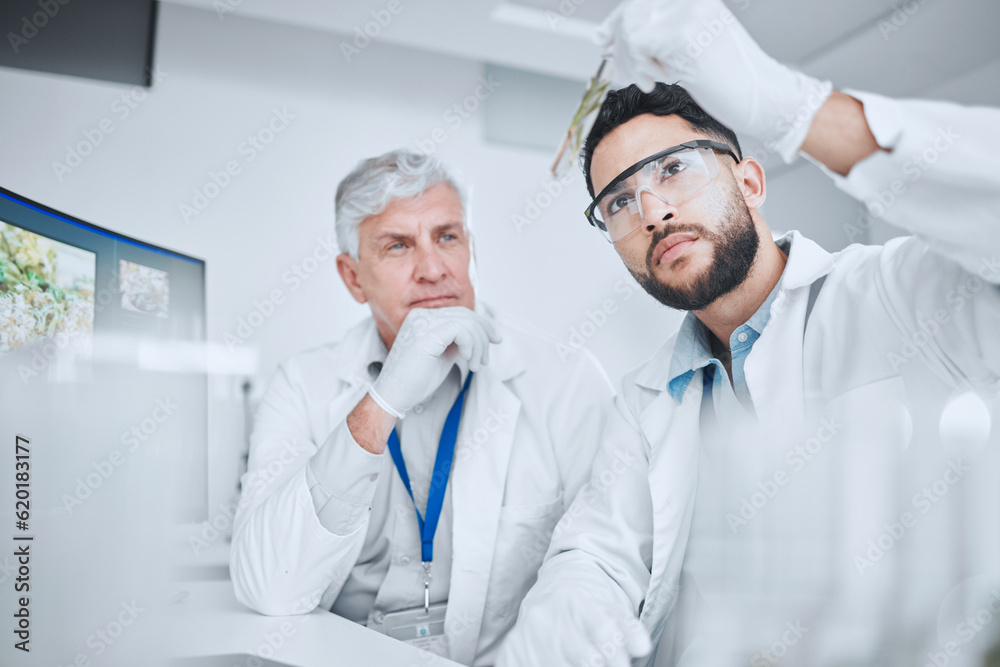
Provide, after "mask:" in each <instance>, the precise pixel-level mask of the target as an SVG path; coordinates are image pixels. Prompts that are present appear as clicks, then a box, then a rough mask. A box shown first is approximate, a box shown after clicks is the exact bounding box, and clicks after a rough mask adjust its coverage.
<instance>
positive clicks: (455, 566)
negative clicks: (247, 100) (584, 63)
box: [231, 151, 613, 665]
mask: <svg viewBox="0 0 1000 667" xmlns="http://www.w3.org/2000/svg"><path fill="white" fill-rule="evenodd" d="M466 209H467V207H466V206H465V205H464V203H463V200H462V195H461V189H460V188H459V186H458V185H457V183H456V181H455V179H454V178H452V177H451V176H450V175H449V174H448V173H447V172H446V171H445V169H444V168H443V166H442V165H441V164H440V163H439V162H438V161H437V160H436V159H434V158H432V157H429V156H426V155H422V154H419V153H410V152H407V151H394V152H391V153H387V154H385V155H382V156H380V157H377V158H373V159H369V160H364V161H362V162H361V163H360V164H359V165H358V167H357V168H356V169H355V170H354V171H353V172H352V173H351V174H350V175H348V176H347V177H346V178H345V179H344V180H343V181H342V182H341V184H340V186H339V188H338V190H337V198H336V217H337V240H338V243H339V244H340V248H341V251H342V254H341V255H339V256H338V257H337V268H338V271H339V272H340V276H341V278H342V279H343V281H344V284H345V285H346V287H347V289H348V291H349V292H350V293H351V295H352V296H353V297H354V298H355V299H356V300H357V301H358V302H359V303H367V304H368V305H369V307H370V309H371V317H367V318H365V319H364V320H363V321H362V322H361V323H360V324H358V325H357V326H355V327H354V328H352V329H351V330H349V331H348V332H347V334H346V335H345V336H344V338H343V339H342V340H341V341H339V342H336V343H331V344H329V345H325V346H322V347H319V348H317V349H314V350H310V351H307V352H303V353H301V354H299V355H297V356H295V357H293V358H292V359H290V360H288V361H286V362H285V363H284V364H282V365H281V367H280V368H279V369H278V371H277V373H276V375H275V377H274V379H273V380H272V381H271V384H270V386H269V387H268V390H267V393H266V395H265V396H264V399H263V402H262V403H261V406H260V409H259V411H258V413H257V417H256V422H255V425H254V430H253V435H252V437H251V442H250V459H249V465H248V472H247V474H246V476H245V477H244V478H243V496H242V498H241V499H240V504H239V511H238V512H237V515H236V521H235V528H234V534H233V547H232V555H231V572H232V577H233V584H234V586H235V588H236V595H237V597H238V598H239V600H240V601H241V602H243V603H244V604H246V605H248V606H249V607H251V608H253V609H256V610H257V611H260V612H262V613H265V614H271V615H283V614H296V613H305V612H308V611H311V610H312V609H314V608H316V607H317V606H318V607H321V608H323V609H329V610H331V611H332V612H334V613H336V614H339V615H341V616H343V617H345V618H348V619H351V620H353V621H356V622H358V623H362V624H365V625H367V626H368V627H369V628H372V629H375V630H377V631H379V632H383V633H385V634H388V635H390V636H392V637H395V638H397V639H401V640H404V641H411V642H413V643H414V644H416V645H418V646H420V647H422V648H426V649H428V650H431V651H433V652H435V653H438V654H440V655H445V656H448V657H450V658H451V659H452V660H455V661H457V662H460V663H463V664H469V665H491V664H493V661H494V656H495V654H496V651H497V649H498V647H499V645H500V643H501V641H502V640H503V638H504V637H505V636H506V634H507V632H508V631H509V630H510V629H511V628H512V627H513V625H514V622H515V620H516V619H517V614H518V608H519V606H520V604H521V600H522V598H523V597H524V595H525V594H526V593H527V591H528V589H529V588H530V586H531V585H532V583H533V582H534V581H535V578H536V573H537V571H538V568H539V566H540V565H541V561H542V557H543V555H544V553H545V551H546V548H547V547H548V543H549V540H550V537H551V535H552V532H553V529H554V527H555V524H556V522H557V520H558V519H559V518H560V516H562V514H563V512H564V510H565V508H566V507H567V506H568V504H569V502H570V501H571V500H572V499H573V497H574V496H575V495H576V493H577V491H578V490H579V489H580V488H581V486H582V485H583V484H584V482H585V481H586V480H587V479H588V477H589V473H590V467H591V461H592V460H593V458H594V456H595V455H596V451H597V449H598V444H599V443H598V441H597V434H598V433H599V432H600V431H601V428H602V427H603V424H604V421H605V418H606V416H607V415H608V413H609V412H610V411H611V410H613V407H612V402H611V398H612V390H611V386H610V384H609V382H608V380H607V377H606V376H605V375H604V372H603V370H602V369H601V368H600V366H599V365H598V364H597V362H596V361H595V360H594V359H593V357H591V356H590V355H588V354H587V353H586V352H585V351H580V352H579V353H578V354H576V355H573V356H571V357H569V358H565V359H561V358H560V357H559V355H556V354H553V352H554V349H555V342H554V341H547V340H544V339H542V338H539V337H537V336H536V335H533V334H530V333H528V332H526V331H524V330H523V329H522V328H519V327H517V326H515V325H513V324H511V323H509V322H506V321H501V320H499V319H498V318H497V317H496V316H495V315H494V314H493V313H492V312H491V311H490V310H489V309H487V308H485V307H484V306H483V305H482V304H479V303H477V301H476V294H475V289H474V286H473V281H472V279H471V278H470V266H471V263H472V236H471V232H470V229H469V225H468V220H467V216H466ZM387 449H388V450H389V452H388V453H387V452H386V450H387Z"/></svg>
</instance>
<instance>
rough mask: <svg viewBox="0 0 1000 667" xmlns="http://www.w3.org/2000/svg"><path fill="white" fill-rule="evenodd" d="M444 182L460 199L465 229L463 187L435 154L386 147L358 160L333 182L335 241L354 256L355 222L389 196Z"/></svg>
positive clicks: (378, 210) (382, 204) (374, 212)
mask: <svg viewBox="0 0 1000 667" xmlns="http://www.w3.org/2000/svg"><path fill="white" fill-rule="evenodd" d="M439 183H447V184H448V185H450V186H451V187H452V189H453V190H454V191H455V193H456V194H457V195H458V197H459V199H460V200H461V202H462V212H463V213H462V226H463V227H464V228H465V232H466V234H468V233H469V222H468V217H469V216H468V206H467V201H466V194H465V190H464V189H463V188H462V187H460V186H459V184H458V181H457V180H456V179H455V178H454V177H453V176H452V175H451V173H449V172H448V170H447V169H446V168H445V166H444V164H442V163H441V161H440V160H438V159H437V158H435V157H433V156H430V155H426V154H424V153H418V152H415V151H409V150H405V149H400V150H395V151H389V152H388V153H385V154H383V155H379V156H378V157H373V158H368V159H367V160H362V161H361V162H359V163H358V166H357V167H355V168H354V171H352V172H351V173H350V174H348V175H347V176H346V177H345V178H344V180H342V181H341V182H340V185H338V186H337V197H336V199H335V200H334V203H335V215H336V228H337V245H338V246H340V251H341V252H344V253H347V254H348V255H350V256H351V257H353V258H354V259H358V246H359V243H360V240H359V239H360V235H359V233H358V226H359V225H360V224H361V223H362V222H364V220H365V218H367V217H369V216H372V215H378V214H379V213H381V212H382V211H384V210H385V209H386V207H387V206H388V205H389V202H391V201H392V200H393V199H406V198H408V197H416V196H419V195H421V194H423V192H424V191H425V190H428V189H430V188H431V187H433V186H435V185H437V184H439Z"/></svg>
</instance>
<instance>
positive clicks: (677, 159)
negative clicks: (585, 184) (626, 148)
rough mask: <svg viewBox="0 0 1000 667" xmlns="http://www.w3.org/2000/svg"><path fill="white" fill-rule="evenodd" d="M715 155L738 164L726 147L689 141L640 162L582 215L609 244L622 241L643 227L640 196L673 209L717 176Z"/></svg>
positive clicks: (605, 191) (716, 158)
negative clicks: (728, 157)
mask: <svg viewBox="0 0 1000 667" xmlns="http://www.w3.org/2000/svg"><path fill="white" fill-rule="evenodd" d="M716 151H718V152H720V153H725V154H726V155H729V156H731V157H732V158H733V160H735V161H736V162H739V158H737V157H736V154H735V153H733V151H732V149H731V148H729V146H727V145H725V144H721V143H719V142H716V141H707V140H698V141H689V142H687V143H683V144H680V145H678V146H674V147H673V148H668V149H667V150H665V151H660V152H659V153H656V154H655V155H651V156H649V157H647V158H645V159H644V160H640V161H639V162H637V163H635V164H634V165H632V166H631V167H629V168H628V169H626V170H625V171H623V172H622V173H620V174H619V175H618V176H617V177H616V178H615V179H614V180H613V181H611V182H610V183H608V185H607V187H605V188H604V189H603V190H601V192H600V193H599V194H598V195H597V197H595V198H594V201H593V202H591V204H590V206H588V207H587V210H586V211H585V212H584V213H585V214H586V216H587V220H589V221H590V224H592V225H593V226H594V227H597V228H598V229H599V230H600V231H601V232H602V233H603V234H604V237H605V238H607V239H608V241H610V242H611V243H615V242H616V241H619V240H621V239H623V238H625V237H626V236H628V235H629V234H631V233H632V232H633V231H635V230H636V229H638V228H639V227H640V226H641V225H642V222H643V214H642V205H643V203H642V199H643V198H642V195H643V193H646V192H648V193H650V194H651V195H653V196H654V197H656V198H658V199H660V200H661V201H663V202H665V203H668V204H671V205H673V206H677V205H679V204H681V203H683V202H685V201H687V200H688V199H690V198H691V197H692V196H693V195H695V194H696V193H697V192H698V191H699V190H701V189H702V188H703V187H705V186H706V185H708V184H709V183H710V182H711V181H712V179H713V178H715V177H716V176H718V175H719V170H720V167H719V160H718V157H717V156H716V154H715V153H716Z"/></svg>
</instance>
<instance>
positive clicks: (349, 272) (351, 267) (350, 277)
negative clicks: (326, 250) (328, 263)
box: [337, 252, 368, 303]
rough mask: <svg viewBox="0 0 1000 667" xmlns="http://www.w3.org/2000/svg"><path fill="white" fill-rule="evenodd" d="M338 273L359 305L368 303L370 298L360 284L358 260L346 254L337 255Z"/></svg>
mask: <svg viewBox="0 0 1000 667" xmlns="http://www.w3.org/2000/svg"><path fill="white" fill-rule="evenodd" d="M337 273H339V274H340V278H341V280H343V281H344V285H346V286H347V291H348V292H350V293H351V296H353V297H354V300H355V301H357V302H358V303H367V302H368V298H367V297H366V296H365V291H364V290H363V289H362V288H361V283H359V282H358V260H356V259H354V258H353V257H351V256H350V255H348V254H347V253H346V252H343V253H340V254H339V255H337Z"/></svg>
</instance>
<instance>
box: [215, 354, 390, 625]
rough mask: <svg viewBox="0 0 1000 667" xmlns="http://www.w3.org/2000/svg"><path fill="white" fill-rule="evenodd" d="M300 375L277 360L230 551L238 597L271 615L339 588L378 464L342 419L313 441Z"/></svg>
mask: <svg viewBox="0 0 1000 667" xmlns="http://www.w3.org/2000/svg"><path fill="white" fill-rule="evenodd" d="M296 376H297V373H296V367H295V365H294V363H292V364H286V365H283V366H282V367H281V368H279V370H278V372H277V374H276V376H275V378H274V379H273V380H272V382H271V384H270V386H269V387H268V390H267V392H266V394H265V396H264V398H263V400H262V402H261V405H260V407H259V409H258V411H257V415H256V419H255V424H254V431H253V435H252V437H251V439H250V457H249V461H248V464H247V473H246V475H244V477H243V479H242V493H241V496H240V501H239V505H238V508H237V513H236V519H235V522H234V530H233V544H232V550H231V553H230V573H231V576H232V579H233V585H234V587H235V591H236V597H237V599H238V600H239V601H240V602H242V603H243V604H245V605H247V606H249V607H251V608H253V609H255V610H257V611H259V612H261V613H264V614H268V615H286V614H299V613H306V612H308V611H311V610H312V609H314V608H315V607H316V606H317V605H319V604H320V601H321V600H322V599H324V597H325V598H326V601H331V600H332V598H333V597H335V596H336V594H337V592H339V590H340V588H341V587H342V586H343V584H344V581H346V579H347V576H348V574H349V573H350V571H351V569H352V568H353V566H354V564H355V562H356V560H357V557H358V554H359V553H360V551H361V547H362V544H363V541H364V537H365V534H366V528H367V523H368V508H369V507H370V505H371V501H372V497H373V496H374V493H375V487H376V483H377V482H376V480H377V477H378V473H379V471H380V470H381V466H382V464H381V456H377V455H374V454H370V453H368V452H366V451H365V450H363V449H362V448H361V447H359V446H358V444H357V443H356V442H355V441H354V438H353V437H352V436H351V434H350V430H349V429H348V428H347V425H346V423H344V422H341V423H340V424H338V425H337V426H336V427H335V428H334V429H333V432H332V433H330V434H329V436H328V437H327V438H326V440H325V441H324V442H323V443H322V444H321V446H319V447H317V444H316V443H315V442H314V440H313V438H312V437H311V434H310V429H309V421H308V413H307V409H306V403H305V399H304V396H305V387H304V385H303V383H301V382H300V381H297V378H296Z"/></svg>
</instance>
